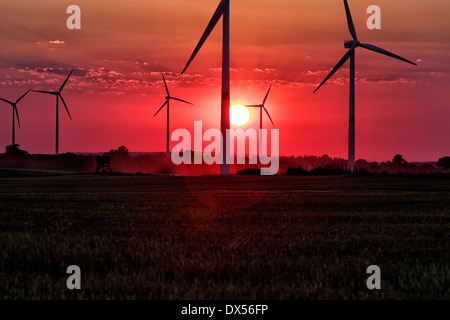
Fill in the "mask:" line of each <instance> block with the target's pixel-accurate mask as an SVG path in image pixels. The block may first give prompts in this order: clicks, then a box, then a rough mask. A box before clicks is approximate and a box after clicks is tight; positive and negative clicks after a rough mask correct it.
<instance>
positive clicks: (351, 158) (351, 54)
mask: <svg viewBox="0 0 450 320" xmlns="http://www.w3.org/2000/svg"><path fill="white" fill-rule="evenodd" d="M344 6H345V13H346V16H347V25H348V29H349V31H350V34H351V35H352V37H353V40H350V41H346V42H345V43H344V47H345V48H347V49H349V50H348V51H347V53H346V54H345V55H344V56H343V57H342V59H341V60H340V61H339V62H338V64H337V65H336V66H335V67H334V68H333V69H332V70H331V72H330V73H329V74H328V76H327V77H326V78H325V79H324V80H323V81H322V83H321V84H320V85H319V86H318V87H317V88H316V90H314V93H315V92H316V91H317V90H319V88H320V87H321V86H322V85H323V84H324V83H325V82H327V80H328V79H330V78H331V77H332V76H333V74H335V72H336V71H337V70H339V68H341V67H342V65H343V64H344V63H345V62H346V61H347V60H348V59H349V58H350V101H349V128H348V168H349V170H350V171H351V172H353V171H354V168H355V49H356V48H357V47H363V48H365V49H368V50H370V51H374V52H378V53H381V54H384V55H386V56H389V57H392V58H395V59H398V60H402V61H405V62H407V63H410V64H413V65H416V64H415V63H414V62H411V61H409V60H406V59H405V58H402V57H400V56H398V55H396V54H393V53H391V52H389V51H386V50H384V49H381V48H379V47H376V46H374V45H371V44H367V43H361V42H359V40H358V37H357V36H356V30H355V26H354V24H353V20H352V15H351V13H350V9H349V7H348V3H347V0H344Z"/></svg>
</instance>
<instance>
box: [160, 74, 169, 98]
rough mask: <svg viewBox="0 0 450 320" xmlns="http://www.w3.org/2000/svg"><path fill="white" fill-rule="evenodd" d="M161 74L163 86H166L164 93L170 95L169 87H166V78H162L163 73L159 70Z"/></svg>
mask: <svg viewBox="0 0 450 320" xmlns="http://www.w3.org/2000/svg"><path fill="white" fill-rule="evenodd" d="M161 75H162V77H163V81H164V86H165V87H166V93H167V95H168V96H169V97H170V93H169V88H167V83H166V78H164V74H163V73H162V72H161Z"/></svg>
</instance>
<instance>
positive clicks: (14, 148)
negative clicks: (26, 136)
mask: <svg viewBox="0 0 450 320" xmlns="http://www.w3.org/2000/svg"><path fill="white" fill-rule="evenodd" d="M19 147H20V145H19V144H17V143H16V144H10V145H9V146H6V147H5V154H8V155H13V156H25V155H28V152H27V151H25V150H22V149H20V148H19Z"/></svg>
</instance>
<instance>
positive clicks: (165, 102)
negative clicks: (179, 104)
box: [153, 100, 169, 116]
mask: <svg viewBox="0 0 450 320" xmlns="http://www.w3.org/2000/svg"><path fill="white" fill-rule="evenodd" d="M167 102H169V101H168V100H166V102H164V104H163V105H162V106H161V108H159V110H158V111H156V113H155V114H154V115H153V116H156V115H157V114H158V113H159V112H160V111H161V110H162V108H164V107H165V105H166V104H167Z"/></svg>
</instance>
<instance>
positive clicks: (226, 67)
mask: <svg viewBox="0 0 450 320" xmlns="http://www.w3.org/2000/svg"><path fill="white" fill-rule="evenodd" d="M222 16H223V27H222V32H223V36H222V102H221V111H220V131H221V133H222V137H223V139H222V141H221V154H222V159H221V160H222V161H221V164H220V174H230V164H229V163H228V162H229V159H230V155H229V151H230V148H229V146H230V141H229V140H230V139H229V137H228V135H227V130H228V129H230V0H221V1H220V3H219V6H218V7H217V9H216V11H215V12H214V15H213V16H212V18H211V21H210V22H209V24H208V26H207V27H206V30H205V32H204V33H203V35H202V37H201V38H200V41H199V42H198V44H197V46H196V47H195V49H194V52H193V53H192V55H191V57H190V58H189V60H188V62H187V64H186V66H185V67H184V69H183V71H182V72H181V74H183V73H184V72H185V71H186V69H187V68H188V67H189V65H190V63H191V62H192V60H194V58H195V56H196V54H197V53H198V51H199V50H200V48H201V47H202V45H203V44H204V43H205V41H206V39H207V38H208V36H209V35H210V33H211V31H212V30H213V29H214V27H215V26H216V24H217V22H218V21H219V19H220V17H222Z"/></svg>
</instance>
